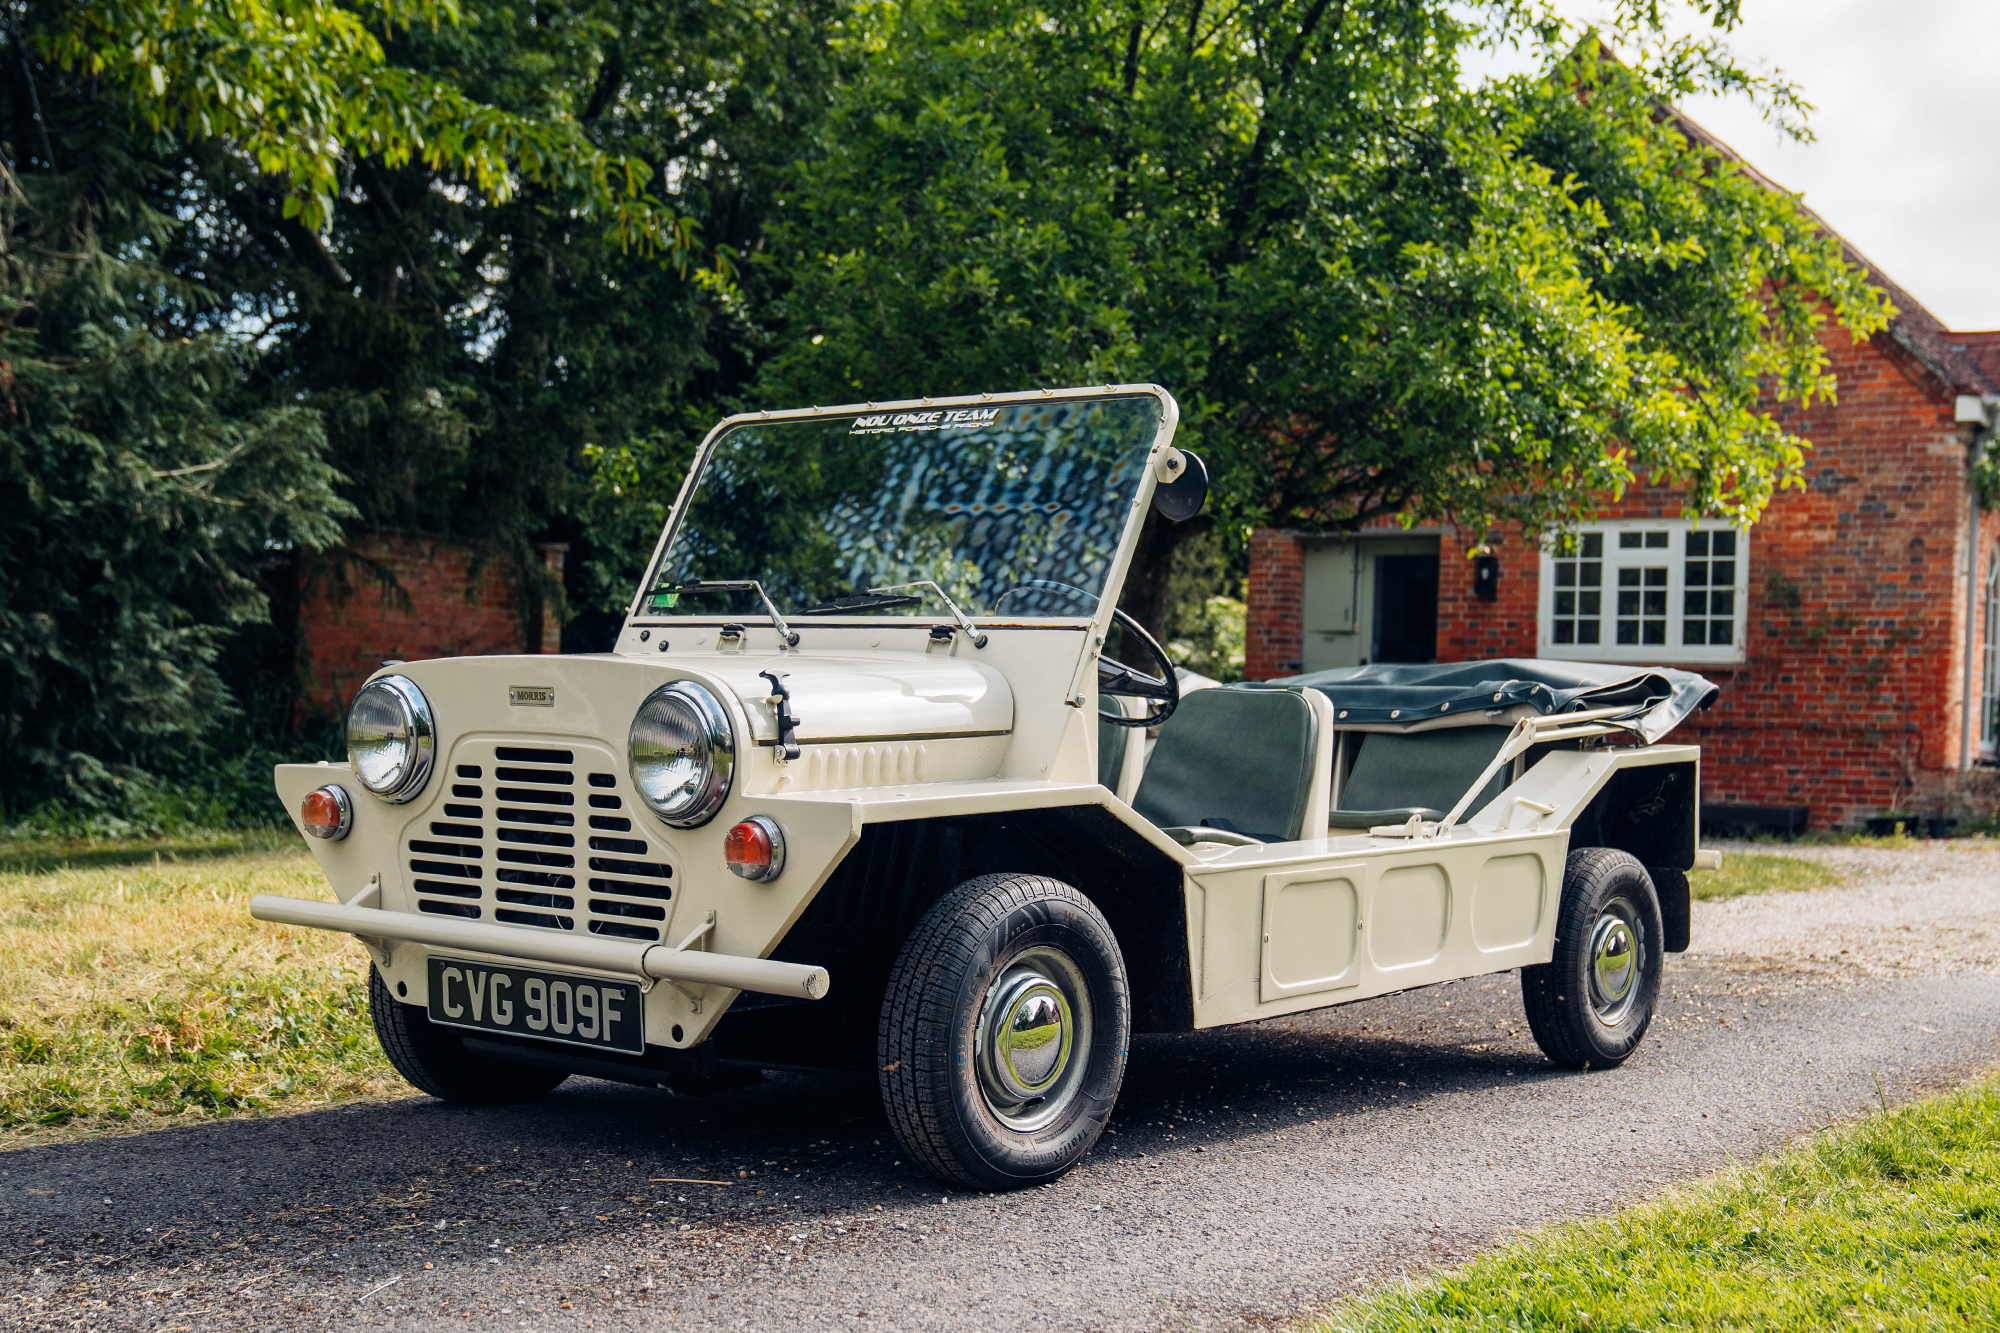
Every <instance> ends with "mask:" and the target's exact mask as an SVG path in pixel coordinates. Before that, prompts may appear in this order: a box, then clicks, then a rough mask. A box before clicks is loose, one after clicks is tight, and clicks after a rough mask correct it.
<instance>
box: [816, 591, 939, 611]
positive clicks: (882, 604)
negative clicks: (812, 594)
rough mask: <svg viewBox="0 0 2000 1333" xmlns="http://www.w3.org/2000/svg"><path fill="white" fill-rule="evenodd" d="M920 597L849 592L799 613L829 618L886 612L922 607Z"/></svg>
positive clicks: (922, 601) (922, 600) (922, 602)
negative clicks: (851, 614) (853, 613)
mask: <svg viewBox="0 0 2000 1333" xmlns="http://www.w3.org/2000/svg"><path fill="white" fill-rule="evenodd" d="M923 604H924V599H923V598H921V597H897V596H895V595H893V594H890V593H879V592H849V593H842V594H841V595H840V596H838V597H836V598H834V599H833V600H832V601H830V602H821V603H820V604H819V605H818V606H809V607H807V608H806V609H805V610H803V611H801V612H799V614H800V615H802V616H831V615H838V614H839V613H840V612H842V611H886V610H888V609H889V608H890V607H892V606H922V605H923Z"/></svg>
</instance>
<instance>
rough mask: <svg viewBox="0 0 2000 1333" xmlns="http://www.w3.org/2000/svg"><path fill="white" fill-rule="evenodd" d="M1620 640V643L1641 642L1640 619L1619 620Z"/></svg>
mask: <svg viewBox="0 0 2000 1333" xmlns="http://www.w3.org/2000/svg"><path fill="white" fill-rule="evenodd" d="M1618 642H1620V643H1637V642H1639V622H1638V621H1636V620H1621V621H1619V622H1618Z"/></svg>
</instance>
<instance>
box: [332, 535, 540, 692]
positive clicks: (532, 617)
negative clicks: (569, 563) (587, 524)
mask: <svg viewBox="0 0 2000 1333" xmlns="http://www.w3.org/2000/svg"><path fill="white" fill-rule="evenodd" d="M567 549H568V548H567V547H562V546H547V547H544V548H542V555H543V561H544V567H545V569H546V570H547V571H548V572H549V573H550V574H551V575H552V576H554V577H555V578H557V579H560V578H561V576H562V565H563V554H564V552H565V551H566V550H567ZM480 555H481V553H480V551H479V549H478V548H477V547H474V546H470V545H467V544H464V543H460V542H446V541H435V540H429V539H425V538H417V537H404V536H398V535H395V534H390V533H364V534H361V535H360V536H358V537H356V538H354V539H353V540H352V541H351V542H350V543H349V545H348V547H347V549H346V551H345V552H343V553H342V555H341V556H340V557H338V558H334V559H321V560H317V561H313V562H311V563H310V564H308V565H307V566H306V567H305V569H304V570H303V571H302V573H301V579H300V581H301V585H302V586H301V588H300V593H299V613H298V614H299V663H298V671H299V683H300V704H299V707H300V713H301V715H302V716H305V717H318V716H325V715H329V714H331V715H338V714H340V713H342V712H344V711H345V709H346V707H347V704H348V701H349V700H350V699H352V698H353V696H354V692H355V691H356V690H357V689H358V688H360V685H361V682H362V681H364V680H366V679H367V678H368V676H369V675H370V674H372V673H373V672H374V671H375V670H376V669H377V668H379V667H380V666H381V665H382V663H383V662H384V661H385V660H393V659H400V660H403V661H420V660H422V659H425V658H431V657H468V656H474V655H479V654H487V653H521V652H530V653H553V652H556V651H558V643H559V639H560V635H561V629H562V627H561V625H560V624H558V623H557V621H556V618H555V617H554V616H552V615H548V614H546V613H545V612H544V609H543V608H541V607H535V608H531V609H529V611H528V613H527V614H523V609H522V607H521V599H520V594H519V592H518V591H517V586H516V580H515V577H514V570H513V568H512V565H511V564H510V562H508V561H507V560H506V559H505V557H503V556H500V555H497V554H495V555H489V556H488V557H487V558H486V559H484V560H483V561H482V560H481V558H480Z"/></svg>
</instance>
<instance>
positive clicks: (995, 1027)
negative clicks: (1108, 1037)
mask: <svg viewBox="0 0 2000 1333" xmlns="http://www.w3.org/2000/svg"><path fill="white" fill-rule="evenodd" d="M974 1041H975V1043H976V1048H977V1054H978V1065H979V1089H980V1092H981V1093H982V1094H983V1095H984V1097H985V1099H986V1105H987V1107H988V1109H990V1110H991V1111H992V1112H993V1114H994V1115H996V1116H998V1117H999V1118H1000V1120H1001V1121H1002V1122H1003V1123H1005V1124H1006V1125H1007V1126H1008V1127H1009V1128H1012V1129H1018V1130H1031V1129H1036V1128H1038V1127H1040V1126H1042V1125H1044V1124H1047V1123H1048V1122H1049V1121H1051V1120H1053V1119H1055V1118H1056V1116H1057V1115H1059V1114H1060V1113H1061V1112H1062V1109H1063V1107H1064V1106H1066V1105H1067V1104H1068V1103H1069V1100H1070V1098H1071V1097H1072V1096H1073V1095H1075V1092H1076V1088H1077V1085H1078V1083H1079V1082H1080V1081H1081V1078H1082V1074H1083V1069H1084V1065H1085V1064H1086V1063H1087V1062H1086V1061H1085V1060H1084V1059H1083V1058H1081V1056H1082V1052H1084V1051H1087V1050H1088V1049H1089V1044H1090V999H1089V994H1088V992H1087V991H1086V990H1085V989H1084V986H1083V977H1082V974H1081V973H1079V972H1078V971H1077V967H1076V964H1075V963H1073V962H1071V961H1070V959H1069V957H1068V956H1067V955H1066V954H1063V953H1061V952H1060V951H1058V950H1055V949H1031V950H1029V951H1027V952H1025V953H1023V954H1021V955H1020V956H1019V957H1017V958H1015V959H1014V960H1013V961H1012V962H1010V963H1009V964H1008V965H1007V966H1006V967H1005V968H1003V969H1002V970H1001V973H1000V979H999V980H998V981H995V982H994V983H993V985H992V986H991V987H990V988H989V989H988V990H987V992H986V1000H985V1003H984V1004H983V1005H982V1006H981V1008H980V1012H979V1026H978V1030H977V1032H976V1034H975V1037H974Z"/></svg>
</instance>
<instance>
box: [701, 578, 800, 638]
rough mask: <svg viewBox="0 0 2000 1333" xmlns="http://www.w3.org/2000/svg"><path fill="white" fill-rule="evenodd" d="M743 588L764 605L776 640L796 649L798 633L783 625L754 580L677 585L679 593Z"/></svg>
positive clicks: (710, 580)
mask: <svg viewBox="0 0 2000 1333" xmlns="http://www.w3.org/2000/svg"><path fill="white" fill-rule="evenodd" d="M744 588H748V589H750V590H751V591H752V592H754V593H756V594H757V600H758V601H760V602H762V603H763V604H764V612H765V614H766V615H768V616H770V617H771V624H772V625H774V626H776V627H777V630H778V639H779V641H780V642H782V643H783V644H784V645H785V646H786V647H787V648H796V647H798V643H799V636H798V632H797V631H796V630H794V629H792V628H791V627H790V626H789V625H787V624H785V618H784V617H783V616H781V615H779V614H778V608H777V607H776V606H774V605H773V604H772V602H771V598H770V596H769V595H768V594H766V593H765V591H764V585H763V584H761V583H759V582H757V580H755V579H689V580H688V581H687V582H685V583H683V584H681V585H679V589H678V591H680V592H738V591H741V590H742V589H744Z"/></svg>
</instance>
